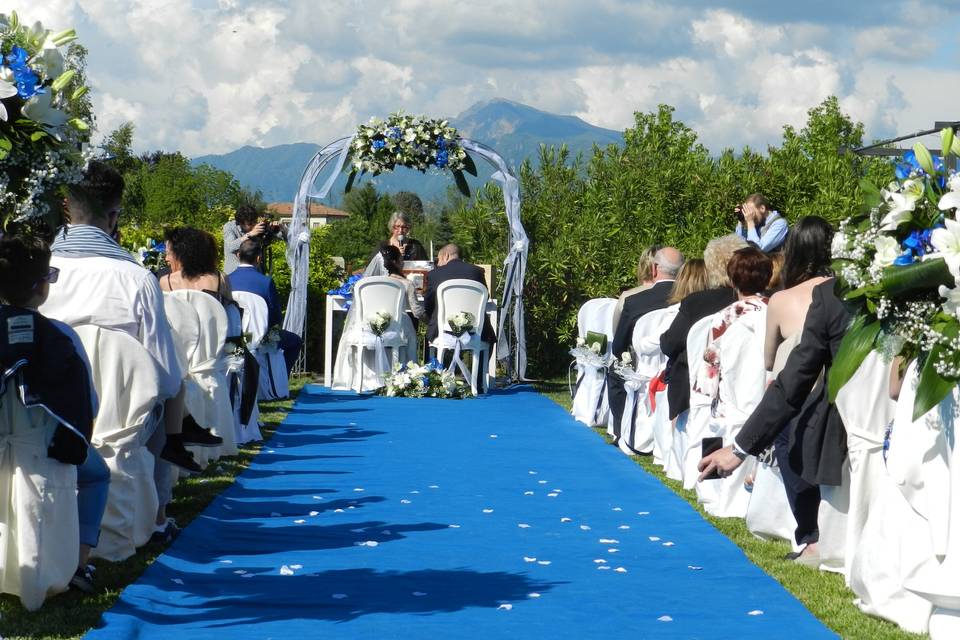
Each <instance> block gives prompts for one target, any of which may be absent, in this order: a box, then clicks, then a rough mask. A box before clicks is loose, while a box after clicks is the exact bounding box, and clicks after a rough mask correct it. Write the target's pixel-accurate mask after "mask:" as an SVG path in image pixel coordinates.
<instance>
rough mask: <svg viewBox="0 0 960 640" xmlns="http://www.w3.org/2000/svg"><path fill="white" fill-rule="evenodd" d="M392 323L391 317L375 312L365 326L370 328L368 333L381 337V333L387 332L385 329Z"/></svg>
mask: <svg viewBox="0 0 960 640" xmlns="http://www.w3.org/2000/svg"><path fill="white" fill-rule="evenodd" d="M391 322H393V316H392V315H390V314H389V313H388V312H386V311H377V313H375V314H374V316H373V317H372V318H370V320H368V321H367V325H368V326H369V327H370V331H372V332H373V333H374V335H378V336H382V335H383V332H384V331H386V330H387V327H389V326H390V323H391Z"/></svg>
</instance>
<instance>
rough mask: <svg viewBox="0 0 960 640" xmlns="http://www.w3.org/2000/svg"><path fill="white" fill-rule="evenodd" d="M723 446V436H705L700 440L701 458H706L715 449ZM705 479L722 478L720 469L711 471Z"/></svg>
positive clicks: (717, 449)
mask: <svg viewBox="0 0 960 640" xmlns="http://www.w3.org/2000/svg"><path fill="white" fill-rule="evenodd" d="M722 448H723V438H720V437H712V438H704V439H703V440H701V441H700V459H701V460H702V459H703V458H706V457H707V456H708V455H710V454H711V453H713V452H714V451H719V450H720V449H722ZM704 480H720V471H719V470H718V469H714V470H713V471H711V472H710V475H708V476H706V477H705V478H704Z"/></svg>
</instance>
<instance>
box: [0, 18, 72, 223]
mask: <svg viewBox="0 0 960 640" xmlns="http://www.w3.org/2000/svg"><path fill="white" fill-rule="evenodd" d="M76 38H77V35H76V32H74V30H72V29H69V30H66V31H61V32H59V33H53V32H51V31H49V30H48V29H46V28H44V26H43V25H42V24H40V23H39V22H37V23H34V24H33V25H32V26H27V25H25V24H23V23H21V22H20V18H19V17H18V16H17V14H16V13H15V12H14V13H11V14H10V15H5V14H0V55H2V58H0V217H2V222H3V223H4V226H6V224H7V223H9V222H16V223H22V224H26V225H28V226H36V225H40V224H41V221H42V219H43V218H44V217H45V216H47V214H56V217H52V216H51V219H50V220H48V221H47V223H48V225H50V226H54V225H56V224H58V223H59V214H60V206H61V202H62V200H63V198H62V193H61V191H60V190H61V188H62V187H63V186H64V185H68V184H72V183H76V182H79V180H80V179H81V177H82V172H83V169H84V167H85V165H86V162H87V157H86V156H85V155H84V154H83V153H81V151H80V149H81V148H82V146H83V145H84V144H85V143H86V142H87V140H88V139H89V128H90V127H89V124H88V123H87V118H88V117H90V99H89V97H88V95H87V93H88V88H87V87H86V86H85V84H84V78H83V66H82V64H83V55H84V53H85V50H84V49H83V48H82V47H80V46H79V45H71V43H73V42H74V41H75V40H76Z"/></svg>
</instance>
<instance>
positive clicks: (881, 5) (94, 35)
mask: <svg viewBox="0 0 960 640" xmlns="http://www.w3.org/2000/svg"><path fill="white" fill-rule="evenodd" d="M11 9H18V10H19V12H20V14H21V16H22V17H23V18H25V19H26V20H30V21H32V20H36V19H39V20H42V21H43V22H44V24H45V25H47V26H48V27H49V28H52V29H61V28H66V27H69V26H74V27H76V28H77V30H78V32H79V33H80V36H81V38H82V41H83V43H84V44H85V45H86V46H87V47H88V48H89V49H90V56H89V59H88V65H89V66H88V73H89V76H90V81H91V84H92V86H93V88H94V90H95V93H94V101H95V105H96V108H97V114H98V123H99V128H100V131H101V132H106V131H109V130H111V129H112V128H114V127H116V126H117V125H118V124H120V123H121V122H123V121H125V120H130V121H133V122H134V123H135V125H136V126H137V134H136V144H137V147H138V149H139V150H146V149H155V148H162V149H166V150H173V149H180V150H182V151H184V152H185V153H187V154H189V155H200V154H204V153H219V152H224V151H229V150H232V149H235V148H237V147H240V146H242V145H246V144H250V145H260V146H269V145H274V144H281V143H287V142H300V141H308V142H317V143H323V142H326V141H328V140H330V139H333V138H335V137H338V136H340V135H343V134H346V133H349V132H350V131H351V130H352V129H353V128H354V127H355V126H356V125H357V124H359V123H360V122H364V121H366V120H367V119H368V118H370V117H371V116H381V115H386V114H388V113H390V112H392V111H396V110H398V109H403V110H404V111H407V112H411V113H424V114H426V115H430V116H453V115H456V114H458V113H460V112H461V111H463V110H464V109H466V108H467V107H469V106H470V105H472V104H473V103H475V102H477V101H480V100H487V99H490V98H494V97H504V98H509V99H512V100H517V101H519V102H523V103H526V104H529V105H531V106H534V107H537V108H540V109H544V110H547V111H551V112H555V113H560V114H574V115H577V116H580V117H582V118H583V119H585V120H587V121H588V122H591V123H593V124H596V125H599V126H603V127H608V128H612V129H623V128H625V127H628V126H630V125H631V123H632V122H633V113H634V112H635V111H649V110H653V109H655V108H656V106H657V105H658V104H659V103H668V104H671V105H673V106H675V107H676V108H677V114H678V117H679V118H681V119H682V120H684V121H685V122H686V123H687V124H689V125H690V126H692V127H694V128H695V129H696V130H697V131H698V132H699V134H700V137H701V140H702V141H703V143H704V144H706V145H707V146H708V147H709V148H710V149H711V150H713V151H719V150H720V149H721V148H723V147H727V146H730V147H734V148H740V147H742V146H744V145H751V146H754V147H761V148H763V147H764V146H765V145H767V144H771V143H776V142H777V141H778V140H779V139H780V131H781V128H782V126H783V125H784V124H792V125H795V126H796V125H802V124H803V122H804V120H805V115H806V111H807V109H809V108H810V107H812V106H814V105H816V104H817V103H819V102H820V101H821V100H822V99H823V98H825V97H826V96H828V95H837V96H838V97H839V98H840V101H841V105H842V106H843V108H844V110H845V111H846V112H847V113H849V114H850V115H851V116H853V117H854V118H856V119H857V120H860V121H862V122H863V123H864V124H865V125H866V128H867V137H868V139H870V138H878V137H883V136H888V135H891V136H892V135H895V134H897V133H907V132H911V131H915V130H918V129H924V128H929V127H931V126H933V122H934V121H935V120H948V119H960V107H958V106H955V105H960V64H958V63H960V57H958V56H960V50H958V49H960V47H958V45H960V0H927V1H926V2H915V1H912V0H908V1H902V0H901V1H888V0H872V1H860V0H829V1H828V0H807V1H805V2H780V1H775V0H740V1H736V2H699V1H696V0H669V1H665V0H637V1H626V0H595V1H591V2H584V1H582V0H487V2H484V3H482V4H480V3H472V2H451V1H448V0H342V1H340V0H286V1H281V0H273V1H269V0H257V1H255V0H43V1H42V2H39V3H37V2H35V1H34V0H25V1H21V0H15V1H11V0H0V11H3V12H7V11H9V10H11ZM951 109H952V110H951Z"/></svg>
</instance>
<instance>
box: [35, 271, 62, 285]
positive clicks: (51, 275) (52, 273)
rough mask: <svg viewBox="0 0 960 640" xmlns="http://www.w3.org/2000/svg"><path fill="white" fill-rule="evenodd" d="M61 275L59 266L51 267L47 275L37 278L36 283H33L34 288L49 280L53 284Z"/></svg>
mask: <svg viewBox="0 0 960 640" xmlns="http://www.w3.org/2000/svg"><path fill="white" fill-rule="evenodd" d="M59 277H60V269H58V268H57V267H50V270H49V271H48V272H47V275H45V276H41V278H40V279H39V280H37V282H36V284H34V285H33V288H34V289H36V288H37V287H39V286H40V285H41V284H43V283H44V282H49V283H50V284H53V283H54V282H56V281H57V278H59Z"/></svg>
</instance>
